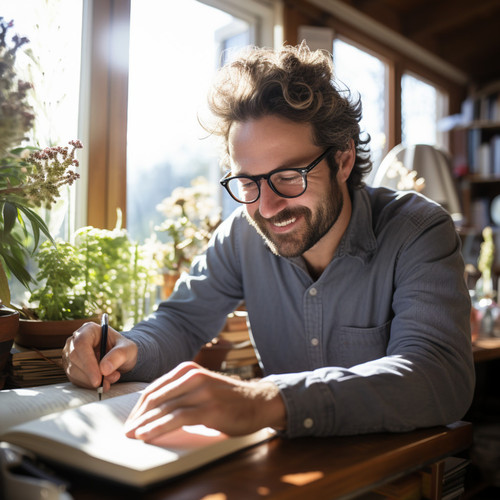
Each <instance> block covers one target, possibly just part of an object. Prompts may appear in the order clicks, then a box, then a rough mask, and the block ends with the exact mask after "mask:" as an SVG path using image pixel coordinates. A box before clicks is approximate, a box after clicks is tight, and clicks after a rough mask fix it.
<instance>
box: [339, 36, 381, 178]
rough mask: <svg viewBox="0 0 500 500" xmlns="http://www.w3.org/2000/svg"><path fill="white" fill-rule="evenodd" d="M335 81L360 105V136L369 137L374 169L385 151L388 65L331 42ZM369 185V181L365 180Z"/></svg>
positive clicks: (371, 56) (365, 54) (350, 47)
mask: <svg viewBox="0 0 500 500" xmlns="http://www.w3.org/2000/svg"><path fill="white" fill-rule="evenodd" d="M333 63H334V71H335V78H336V80H337V81H338V82H339V83H340V85H341V87H342V85H344V86H347V87H348V88H349V89H350V90H351V92H352V97H353V99H356V98H357V97H358V95H359V96H360V97H361V101H362V105H363V118H362V120H361V124H360V125H361V130H362V133H364V134H366V133H368V134H370V137H371V141H370V148H371V154H372V161H373V165H374V169H375V167H376V166H378V165H379V163H380V161H381V160H382V158H383V156H384V155H385V154H386V152H387V113H386V102H387V97H386V94H387V90H386V88H387V64H385V63H384V62H383V61H382V60H381V59H380V58H377V57H375V56H373V55H371V54H369V53H368V52H366V51H363V50H361V49H359V48H357V47H355V46H354V45H352V44H350V43H347V42H345V41H343V40H340V39H336V40H334V42H333ZM367 182H369V178H368V179H367Z"/></svg>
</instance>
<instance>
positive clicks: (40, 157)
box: [0, 17, 82, 374]
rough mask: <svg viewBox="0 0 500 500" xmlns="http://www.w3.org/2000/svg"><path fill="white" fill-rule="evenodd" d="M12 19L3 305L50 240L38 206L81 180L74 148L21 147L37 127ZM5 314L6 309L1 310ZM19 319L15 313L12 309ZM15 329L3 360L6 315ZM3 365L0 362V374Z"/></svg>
mask: <svg viewBox="0 0 500 500" xmlns="http://www.w3.org/2000/svg"><path fill="white" fill-rule="evenodd" d="M12 25H13V23H12V22H10V23H6V22H4V20H3V18H1V17H0V89H1V92H0V301H1V305H2V309H5V308H11V309H12V308H13V306H12V304H11V294H10V287H9V281H8V280H9V277H14V278H15V279H17V280H18V281H19V282H20V283H21V284H22V285H24V286H25V287H29V285H30V284H31V283H32V282H33V277H32V276H31V273H30V272H29V270H28V267H27V259H28V256H29V254H30V253H32V252H33V251H34V250H35V249H36V248H37V247H38V245H39V243H40V241H41V240H40V238H41V237H42V236H45V237H46V238H48V239H49V240H50V239H51V236H50V232H49V230H48V228H47V225H46V224H45V222H44V221H43V219H42V218H41V217H40V216H39V215H38V214H37V213H36V211H35V209H36V208H37V207H40V206H44V207H46V208H50V206H51V205H52V203H53V202H54V201H55V200H56V199H57V198H58V197H59V192H60V188H61V187H62V186H63V185H70V184H72V183H73V182H74V180H75V179H77V178H78V174H77V173H76V172H75V171H74V170H73V167H75V166H77V165H78V161H77V160H76V158H75V149H78V148H80V147H82V146H81V143H80V142H79V141H74V142H72V143H71V148H67V147H66V148H47V149H45V150H43V151H36V150H35V149H34V148H29V147H22V146H20V145H21V144H22V142H23V141H24V140H25V139H26V134H27V133H28V132H29V131H30V129H31V128H32V125H33V119H34V115H33V109H32V107H31V106H30V104H29V102H28V95H27V92H28V90H29V89H30V88H31V85H30V84H29V83H27V82H24V81H22V80H20V79H19V78H18V76H17V74H16V71H15V65H14V64H15V60H16V52H17V50H19V48H20V47H22V46H23V45H25V44H26V43H27V42H28V40H27V39H26V38H25V37H19V36H18V35H14V36H13V37H12V38H11V39H10V40H9V39H8V32H9V29H10V28H11V27H12ZM3 313H5V310H4V311H3ZM8 314H11V315H14V317H15V318H17V319H18V312H17V311H10V312H9V313H8ZM4 321H8V322H9V323H10V324H12V325H13V329H14V330H13V331H12V332H10V333H9V334H2V337H0V344H1V349H0V360H3V359H4V358H5V357H8V354H9V352H10V348H11V345H12V339H13V338H14V335H15V333H16V331H17V326H16V320H14V321H12V318H11V317H9V316H8V315H7V317H5V316H1V317H0V322H4ZM4 368H5V363H0V374H1V373H4Z"/></svg>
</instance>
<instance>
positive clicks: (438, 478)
mask: <svg viewBox="0 0 500 500" xmlns="http://www.w3.org/2000/svg"><path fill="white" fill-rule="evenodd" d="M443 476H444V460H440V461H439V462H436V463H434V464H432V465H431V481H430V497H429V498H430V500H441V496H442V492H443Z"/></svg>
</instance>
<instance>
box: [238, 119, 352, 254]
mask: <svg viewBox="0 0 500 500" xmlns="http://www.w3.org/2000/svg"><path fill="white" fill-rule="evenodd" d="M229 145H230V148H229V150H230V154H231V160H232V175H239V174H247V175H260V174H266V173H268V172H271V171H272V170H275V169H277V168H283V167H289V168H297V167H305V166H307V165H308V164H309V163H311V162H312V161H313V160H314V159H315V158H317V157H318V156H319V155H320V154H321V153H322V152H323V151H322V150H321V149H320V148H318V146H316V145H315V144H314V143H313V141H312V134H311V126H310V125H309V124H303V123H295V122H291V121H288V120H284V119H282V118H279V117H276V116H266V117H263V118H259V119H258V120H251V121H247V122H243V123H235V124H233V126H232V127H231V131H230V134H229ZM260 186H261V193H260V198H259V199H258V200H257V201H256V202H254V203H251V204H247V205H245V207H246V213H247V217H248V219H249V221H250V222H251V223H252V225H254V227H255V228H256V229H257V231H258V232H259V233H260V234H261V236H262V237H263V238H264V240H265V241H266V243H267V244H268V245H269V247H270V248H271V250H272V251H273V252H274V253H276V254H278V255H282V256H284V257H297V256H300V255H303V254H305V253H306V252H307V251H308V250H309V249H311V248H313V247H314V246H315V245H316V244H317V243H318V242H320V241H321V240H322V238H323V237H324V236H325V235H327V234H328V232H329V231H330V229H331V228H332V227H333V225H334V224H335V222H336V221H337V219H338V217H339V215H340V213H341V211H342V207H343V199H344V193H343V190H341V189H340V186H339V183H338V182H337V179H336V178H335V177H333V178H332V176H331V174H330V169H329V167H328V164H327V160H326V159H324V160H322V161H321V163H319V164H318V165H317V166H316V167H315V168H314V169H313V170H312V171H311V172H309V173H308V174H307V189H306V191H305V192H304V194H302V195H301V196H299V197H298V198H282V197H280V196H279V195H277V194H276V193H275V192H274V191H273V190H272V189H271V188H270V187H269V185H268V183H267V181H266V180H262V181H261V184H260Z"/></svg>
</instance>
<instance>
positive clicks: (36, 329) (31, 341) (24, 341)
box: [15, 316, 99, 349]
mask: <svg viewBox="0 0 500 500" xmlns="http://www.w3.org/2000/svg"><path fill="white" fill-rule="evenodd" d="M89 321H94V322H95V323H98V322H99V318H98V317H97V316H94V317H92V318H83V319H66V320H60V321H40V320H31V319H21V320H20V321H19V330H18V332H17V335H16V337H15V340H16V344H19V345H22V346H24V347H30V348H36V349H59V348H62V347H64V344H65V343H66V339H67V338H68V337H70V336H71V335H72V334H73V332H74V331H75V330H78V328H80V327H81V326H82V325H83V324H84V323H88V322H89Z"/></svg>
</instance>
